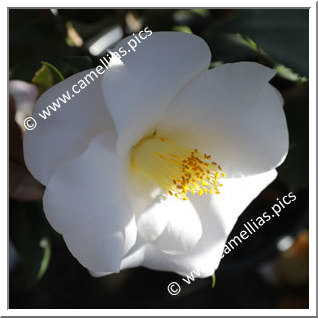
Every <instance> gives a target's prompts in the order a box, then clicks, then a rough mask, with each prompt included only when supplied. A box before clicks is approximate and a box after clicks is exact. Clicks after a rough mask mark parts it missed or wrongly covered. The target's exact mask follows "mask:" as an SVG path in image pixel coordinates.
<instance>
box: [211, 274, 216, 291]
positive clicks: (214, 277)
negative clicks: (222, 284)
mask: <svg viewBox="0 0 318 318" xmlns="http://www.w3.org/2000/svg"><path fill="white" fill-rule="evenodd" d="M215 284H216V276H215V274H213V276H212V285H211V287H212V288H214V287H215Z"/></svg>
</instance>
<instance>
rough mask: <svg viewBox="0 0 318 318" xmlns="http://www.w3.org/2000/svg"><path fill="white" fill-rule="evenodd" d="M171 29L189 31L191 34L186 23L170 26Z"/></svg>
mask: <svg viewBox="0 0 318 318" xmlns="http://www.w3.org/2000/svg"><path fill="white" fill-rule="evenodd" d="M172 30H173V31H177V32H183V33H190V34H192V31H191V29H190V27H188V26H187V25H176V26H174V27H173V28H172Z"/></svg>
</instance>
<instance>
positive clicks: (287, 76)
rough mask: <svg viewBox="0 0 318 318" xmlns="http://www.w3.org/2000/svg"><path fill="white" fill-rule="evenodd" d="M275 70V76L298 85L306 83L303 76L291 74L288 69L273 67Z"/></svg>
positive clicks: (282, 66)
mask: <svg viewBox="0 0 318 318" xmlns="http://www.w3.org/2000/svg"><path fill="white" fill-rule="evenodd" d="M275 70H276V71H277V74H278V75H279V76H280V77H282V78H284V79H287V80H288V81H291V82H299V83H301V82H307V81H308V78H306V77H305V76H300V75H299V74H297V73H295V72H293V71H292V70H291V69H290V68H287V67H285V66H284V65H281V64H278V65H275Z"/></svg>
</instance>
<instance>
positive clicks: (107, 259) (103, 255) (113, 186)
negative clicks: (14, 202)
mask: <svg viewBox="0 0 318 318" xmlns="http://www.w3.org/2000/svg"><path fill="white" fill-rule="evenodd" d="M115 140H116V138H115V135H114V133H110V132H105V133H102V134H100V135H98V136H97V137H96V138H95V139H94V140H93V141H92V142H91V143H90V145H89V147H88V148H87V150H85V152H83V154H81V155H80V156H78V157H76V158H73V159H70V160H68V161H67V162H65V163H63V164H62V165H60V166H59V168H58V169H57V170H56V171H55V173H54V174H53V175H52V177H51V178H50V181H49V183H48V185H47V188H46V191H45V195H44V199H43V204H44V211H45V214H46V216H47V218H48V220H49V222H50V224H51V225H52V226H53V228H54V229H55V230H56V231H58V232H59V233H61V234H63V236H64V239H65V242H66V244H67V246H68V248H69V249H70V251H71V253H72V254H73V255H74V256H75V257H76V258H77V259H78V261H79V262H80V263H81V264H82V265H83V266H85V267H86V268H88V269H89V270H91V271H97V272H99V271H103V272H104V271H107V272H108V271H109V272H114V271H118V270H119V266H120V261H121V258H122V256H123V255H124V254H125V253H127V252H128V250H129V249H130V248H131V247H132V246H133V245H134V243H135V240H136V234H137V230H136V223H135V220H134V216H133V214H132V212H131V210H130V206H129V202H128V200H127V190H126V184H125V181H126V179H125V169H124V163H123V162H122V161H119V160H118V158H117V157H116V156H115V153H114V150H115Z"/></svg>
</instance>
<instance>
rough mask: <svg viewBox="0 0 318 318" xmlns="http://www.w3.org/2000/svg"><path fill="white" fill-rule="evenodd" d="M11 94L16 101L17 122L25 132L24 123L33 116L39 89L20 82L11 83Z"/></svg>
mask: <svg viewBox="0 0 318 318" xmlns="http://www.w3.org/2000/svg"><path fill="white" fill-rule="evenodd" d="M9 93H10V94H12V96H13V98H14V101H15V109H16V113H15V121H16V122H17V123H18V124H19V126H20V127H21V128H22V129H23V130H24V126H23V121H24V119H25V118H26V117H29V116H31V114H32V109H33V106H34V104H35V101H36V98H37V96H38V94H39V91H38V89H37V87H36V86H35V85H33V84H29V83H27V82H24V81H20V80H13V81H10V82H9Z"/></svg>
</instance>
